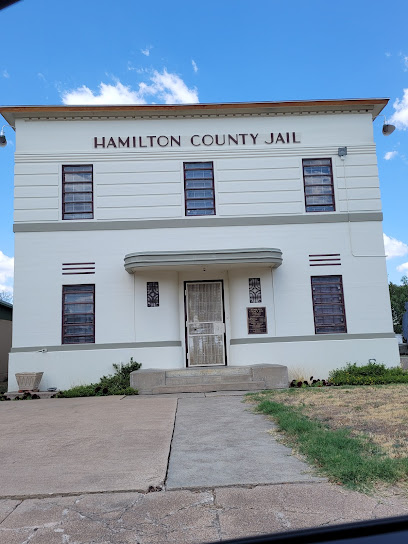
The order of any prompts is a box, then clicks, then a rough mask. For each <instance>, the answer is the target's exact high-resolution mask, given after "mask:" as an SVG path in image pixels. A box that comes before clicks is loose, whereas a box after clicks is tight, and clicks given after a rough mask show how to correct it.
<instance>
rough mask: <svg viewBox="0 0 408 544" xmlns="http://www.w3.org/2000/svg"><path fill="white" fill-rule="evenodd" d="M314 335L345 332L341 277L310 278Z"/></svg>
mask: <svg viewBox="0 0 408 544" xmlns="http://www.w3.org/2000/svg"><path fill="white" fill-rule="evenodd" d="M311 279H312V298H313V315H314V323H315V333H316V334H330V333H340V332H347V325H346V313H345V307H344V295H343V281H342V277H341V276H312V278H311Z"/></svg>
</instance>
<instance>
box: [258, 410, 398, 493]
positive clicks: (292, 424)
mask: <svg viewBox="0 0 408 544" xmlns="http://www.w3.org/2000/svg"><path fill="white" fill-rule="evenodd" d="M257 411H259V412H262V413H264V414H267V415H270V416H272V417H273V418H274V420H275V421H276V422H277V424H278V426H279V428H280V430H282V431H284V432H285V433H286V437H287V440H288V442H289V444H290V445H292V446H295V447H296V448H297V449H298V451H299V452H300V453H301V454H303V455H304V456H305V457H306V458H307V460H308V461H309V462H310V463H313V464H315V465H317V467H318V469H319V471H320V472H321V473H322V474H324V475H325V476H327V477H328V478H329V479H330V480H331V481H334V482H337V483H341V484H343V485H344V486H346V487H348V488H351V489H359V490H368V489H370V488H371V487H372V486H373V485H374V484H375V483H376V482H387V483H394V482H396V481H398V480H403V479H406V478H407V477H408V459H407V458H402V459H391V458H389V457H386V456H385V454H384V453H383V452H382V450H381V449H380V448H379V447H378V446H376V445H375V444H373V443H372V442H370V441H369V440H368V439H365V438H357V437H352V436H351V435H350V430H348V429H338V430H330V429H329V428H327V427H326V426H324V425H323V424H322V423H321V422H319V421H317V420H313V419H309V418H308V417H306V416H304V415H302V414H301V412H300V411H299V410H297V409H294V408H292V407H289V406H285V405H283V404H280V403H277V402H273V401H270V400H262V401H261V402H260V403H259V404H258V406H257Z"/></svg>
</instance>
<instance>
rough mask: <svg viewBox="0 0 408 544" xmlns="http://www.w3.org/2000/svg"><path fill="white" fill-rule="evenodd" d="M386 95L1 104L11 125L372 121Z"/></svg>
mask: <svg viewBox="0 0 408 544" xmlns="http://www.w3.org/2000/svg"><path fill="white" fill-rule="evenodd" d="M388 101H389V99H388V98H351V99H341V100H291V101H284V102H229V103H217V104H129V105H109V106H108V105H106V106H0V113H1V114H2V116H3V117H4V119H5V120H6V121H7V122H8V123H9V124H10V125H12V126H13V125H14V122H15V120H16V119H19V118H20V119H21V118H50V117H52V118H61V119H64V118H67V117H69V118H73V117H89V118H92V117H118V116H120V117H150V116H163V117H167V116H172V117H173V116H175V117H178V116H180V117H184V116H190V115H191V116H196V115H197V116H201V115H205V116H207V115H214V116H222V115H228V116H229V115H237V116H241V115H245V114H248V115H251V114H252V115H262V114H266V115H268V114H269V115H282V114H292V115H301V114H313V113H352V112H362V111H365V112H367V113H371V115H372V117H373V120H374V119H375V118H376V117H377V115H378V114H379V113H380V112H381V111H382V110H383V108H384V107H385V106H386V105H387V104H388Z"/></svg>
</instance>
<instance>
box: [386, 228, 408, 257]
mask: <svg viewBox="0 0 408 544" xmlns="http://www.w3.org/2000/svg"><path fill="white" fill-rule="evenodd" d="M383 236H384V249H385V254H386V256H387V259H392V258H393V257H404V255H407V254H408V245H407V244H405V243H404V242H401V241H400V240H397V239H396V238H391V237H390V236H387V235H386V234H384V235H383Z"/></svg>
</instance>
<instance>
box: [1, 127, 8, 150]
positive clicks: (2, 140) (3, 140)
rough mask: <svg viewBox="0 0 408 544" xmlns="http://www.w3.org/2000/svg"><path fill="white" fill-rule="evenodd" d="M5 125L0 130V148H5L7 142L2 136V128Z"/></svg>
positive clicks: (3, 135)
mask: <svg viewBox="0 0 408 544" xmlns="http://www.w3.org/2000/svg"><path fill="white" fill-rule="evenodd" d="M5 126H6V125H4V126H3V127H2V129H1V132H0V147H5V146H6V145H7V140H6V136H5V134H4V127H5Z"/></svg>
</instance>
